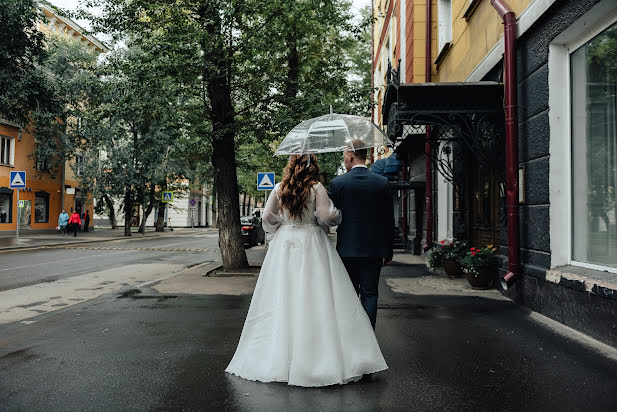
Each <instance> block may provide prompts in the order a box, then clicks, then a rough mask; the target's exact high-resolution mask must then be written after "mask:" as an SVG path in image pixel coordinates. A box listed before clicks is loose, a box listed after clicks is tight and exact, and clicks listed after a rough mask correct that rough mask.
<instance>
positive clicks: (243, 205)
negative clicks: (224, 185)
mask: <svg viewBox="0 0 617 412" xmlns="http://www.w3.org/2000/svg"><path fill="white" fill-rule="evenodd" d="M242 216H246V193H242Z"/></svg>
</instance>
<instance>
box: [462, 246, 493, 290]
mask: <svg viewBox="0 0 617 412" xmlns="http://www.w3.org/2000/svg"><path fill="white" fill-rule="evenodd" d="M496 251H497V250H496V249H495V248H494V247H493V245H488V246H486V247H483V248H475V247H472V248H470V249H469V251H468V252H467V254H466V255H465V257H464V258H463V259H461V266H462V267H463V271H464V272H465V275H466V276H467V280H468V281H469V284H470V285H471V287H472V288H473V289H488V288H490V287H491V286H492V285H493V282H494V280H495V274H496V271H497V256H496V255H495V252H496Z"/></svg>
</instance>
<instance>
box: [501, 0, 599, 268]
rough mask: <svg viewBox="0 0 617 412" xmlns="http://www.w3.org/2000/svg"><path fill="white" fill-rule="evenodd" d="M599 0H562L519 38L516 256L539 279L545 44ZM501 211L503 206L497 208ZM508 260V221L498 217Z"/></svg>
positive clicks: (543, 229) (545, 191) (545, 226)
mask: <svg viewBox="0 0 617 412" xmlns="http://www.w3.org/2000/svg"><path fill="white" fill-rule="evenodd" d="M599 1H600V0H563V1H558V2H555V4H554V5H553V6H552V7H551V8H550V9H549V10H548V11H547V12H546V13H544V15H543V16H542V17H541V18H540V19H539V20H538V21H536V23H535V24H534V25H533V26H532V27H531V28H530V29H529V30H528V31H527V32H526V33H525V34H524V35H523V36H522V37H521V38H519V39H518V44H517V69H518V73H517V76H518V105H519V110H518V117H519V119H518V120H519V162H520V165H521V166H525V204H523V205H521V207H520V223H521V260H522V263H523V265H524V268H525V269H524V270H525V273H526V274H528V275H531V276H536V277H540V278H543V276H544V272H545V271H546V269H548V268H549V267H550V250H551V249H550V221H549V220H550V218H549V142H550V129H549V119H548V109H549V107H548V103H549V89H548V50H549V44H550V43H551V42H552V41H553V39H555V37H556V36H558V35H559V34H560V33H561V32H563V31H564V30H565V29H567V28H568V27H569V26H570V25H571V24H572V23H574V22H575V21H576V20H577V19H578V18H580V17H581V16H582V15H583V14H585V13H586V12H588V11H589V10H590V9H591V8H592V7H593V6H594V5H596V4H597V3H599ZM502 211H503V212H504V213H505V208H504V207H502ZM501 222H502V228H501V232H500V234H501V236H500V238H501V243H502V246H503V248H502V250H503V251H504V253H505V257H506V259H504V265H505V264H507V239H508V238H507V236H508V235H507V233H508V230H507V225H506V220H505V219H501Z"/></svg>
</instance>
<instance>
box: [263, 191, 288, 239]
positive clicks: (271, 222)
mask: <svg viewBox="0 0 617 412" xmlns="http://www.w3.org/2000/svg"><path fill="white" fill-rule="evenodd" d="M278 189H279V188H278V185H277V186H276V187H275V188H274V190H273V191H272V192H270V196H269V197H268V201H267V202H266V207H265V209H264V216H263V219H262V225H263V228H264V230H265V231H266V232H269V233H274V232H276V230H277V229H278V228H279V226H280V225H281V223H282V222H283V217H282V216H281V208H280V207H279V198H278Z"/></svg>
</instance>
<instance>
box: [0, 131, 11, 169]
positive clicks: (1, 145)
mask: <svg viewBox="0 0 617 412" xmlns="http://www.w3.org/2000/svg"><path fill="white" fill-rule="evenodd" d="M0 164H3V165H6V166H12V165H13V139H12V138H10V137H6V136H0Z"/></svg>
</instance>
